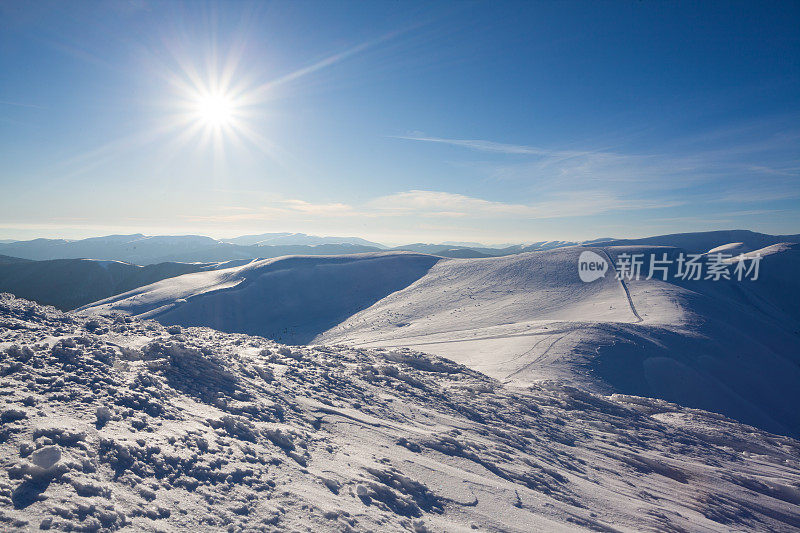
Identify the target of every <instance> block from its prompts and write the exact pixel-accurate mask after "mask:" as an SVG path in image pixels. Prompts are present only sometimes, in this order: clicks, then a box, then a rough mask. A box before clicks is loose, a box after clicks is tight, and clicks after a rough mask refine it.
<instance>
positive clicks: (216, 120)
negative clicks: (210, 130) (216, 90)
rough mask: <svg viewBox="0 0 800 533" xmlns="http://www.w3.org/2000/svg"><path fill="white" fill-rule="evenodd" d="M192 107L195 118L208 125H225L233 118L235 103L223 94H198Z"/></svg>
mask: <svg viewBox="0 0 800 533" xmlns="http://www.w3.org/2000/svg"><path fill="white" fill-rule="evenodd" d="M194 107H195V109H194V111H195V114H196V116H197V119H198V120H200V121H201V122H203V123H205V124H206V125H209V126H227V125H230V124H231V122H233V120H234V118H235V112H236V104H235V102H234V100H233V98H231V97H230V96H228V95H225V94H208V95H201V96H198V97H197V99H196V102H195V106H194Z"/></svg>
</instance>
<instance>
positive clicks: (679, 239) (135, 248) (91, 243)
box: [0, 230, 799, 265]
mask: <svg viewBox="0 0 800 533" xmlns="http://www.w3.org/2000/svg"><path fill="white" fill-rule="evenodd" d="M798 238H799V237H798V235H766V234H763V233H756V232H752V231H747V230H726V231H709V232H700V233H685V234H673V235H663V236H659V237H647V238H643V239H612V238H601V239H593V240H589V241H539V242H534V243H530V244H515V245H510V246H505V247H502V248H495V247H490V246H483V245H480V244H479V243H464V242H462V243H455V242H446V243H441V244H429V243H412V244H406V245H403V246H396V247H393V248H389V247H386V246H384V245H382V244H380V243H376V242H371V241H367V240H364V239H361V238H358V237H319V236H315V235H306V234H304V233H263V234H259V235H243V236H241V237H235V238H232V239H222V240H219V239H213V238H211V237H206V236H202V235H177V236H163V235H162V236H146V235H142V234H139V233H137V234H133V235H107V236H105V237H92V238H89V239H81V240H65V239H33V240H29V241H14V242H5V243H4V242H0V254H1V255H5V256H11V257H17V258H21V259H30V260H36V261H43V260H52V259H96V260H100V261H124V262H126V263H132V264H135V265H153V264H158V263H165V262H180V263H195V262H198V263H214V262H221V261H244V260H251V259H269V258H273V257H282V256H285V255H342V254H357V253H366V252H379V251H408V252H416V253H423V254H431V255H437V256H441V257H452V258H464V259H466V258H473V259H477V258H484V257H501V256H506V255H513V254H519V253H524V252H538V251H546V250H555V249H558V248H565V247H569V246H578V245H580V246H593V245H599V244H603V245H604V246H632V245H643V246H645V245H652V244H656V243H657V244H660V245H666V246H674V247H676V248H681V249H685V250H687V251H695V250H699V251H700V252H706V251H708V250H709V249H710V248H711V246H712V245H713V244H714V243H719V242H725V243H741V244H742V246H743V248H742V249H741V250H740V253H741V252H742V251H749V250H756V249H759V248H763V247H764V246H769V245H771V244H775V243H778V242H796V241H797V240H798ZM466 244H470V245H474V246H465V245H466Z"/></svg>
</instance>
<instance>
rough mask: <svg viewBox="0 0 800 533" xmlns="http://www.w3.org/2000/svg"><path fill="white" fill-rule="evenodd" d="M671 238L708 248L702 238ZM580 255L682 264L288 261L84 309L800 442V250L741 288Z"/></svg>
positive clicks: (380, 257)
mask: <svg viewBox="0 0 800 533" xmlns="http://www.w3.org/2000/svg"><path fill="white" fill-rule="evenodd" d="M737 235H738V234H737ZM724 236H725V237H729V236H730V235H728V234H725V235H724ZM738 236H741V235H738ZM679 240H681V242H683V243H684V244H685V243H687V242H693V243H699V245H702V246H703V250H704V251H705V250H709V249H713V248H714V247H713V246H708V247H707V244H708V243H707V235H705V234H701V235H700V236H699V237H697V236H695V237H692V238H690V237H689V236H686V235H682V236H680V239H679ZM757 240H759V241H761V240H763V239H761V238H760V237H759V239H757ZM773 240H774V239H773ZM719 246H722V245H719ZM586 250H593V251H594V252H595V253H599V254H602V255H603V256H604V257H607V258H608V261H609V263H610V264H612V265H613V264H614V263H615V262H616V258H617V257H618V256H619V254H623V253H641V254H644V255H646V256H649V255H650V254H651V253H653V254H656V255H657V256H659V257H660V256H661V254H667V255H668V256H671V257H673V258H674V257H676V256H677V254H678V253H679V252H681V250H679V249H676V248H674V247H670V246H655V247H654V246H652V245H625V246H606V245H605V244H603V245H598V246H593V247H590V248H587V247H565V248H556V249H553V250H548V251H543V252H531V253H522V254H518V255H513V256H504V257H495V258H485V259H451V258H441V257H434V256H430V255H424V254H413V253H399V252H383V253H375V254H358V255H351V256H331V257H312V256H308V257H286V258H280V259H274V260H264V261H257V262H253V263H251V264H249V265H246V266H243V267H237V268H230V269H224V270H219V271H214V272H203V273H197V274H189V275H185V276H180V277H176V278H172V279H168V280H164V281H162V282H159V283H156V284H153V285H150V286H147V287H142V288H140V289H136V290H134V291H131V292H128V293H125V294H122V295H118V296H116V297H113V298H110V299H108V300H104V301H101V302H98V303H96V304H93V305H92V306H87V307H86V308H84V309H83V310H82V311H81V312H83V313H87V314H103V313H109V312H124V313H126V314H128V315H132V316H139V317H143V318H155V319H157V320H159V321H160V322H161V323H163V324H178V325H182V326H209V327H214V328H216V329H220V330H223V331H228V332H240V333H248V334H257V335H262V336H265V337H268V338H271V339H273V340H278V341H281V342H289V343H292V344H344V345H349V346H356V347H370V348H403V347H404V348H411V349H414V350H418V351H423V352H426V353H430V354H435V355H438V356H441V357H446V358H448V359H451V360H453V361H456V362H458V363H460V364H464V365H466V366H468V367H470V368H472V369H474V370H477V371H479V372H482V373H484V374H486V375H488V376H490V377H493V378H495V379H498V380H500V381H502V382H504V383H506V384H508V385H510V386H520V387H525V386H528V385H530V384H533V383H540V382H543V381H557V382H560V383H564V384H567V385H570V386H575V387H579V388H581V389H584V390H589V391H592V392H595V393H603V394H610V393H620V394H630V395H637V396H646V397H654V398H662V399H665V400H668V401H672V402H675V403H679V404H681V405H685V406H688V407H697V408H702V409H706V410H709V411H713V412H718V413H722V414H725V415H727V416H730V417H731V418H735V419H737V420H740V421H743V422H745V423H748V424H752V425H755V426H758V427H760V428H762V429H765V430H767V431H771V432H775V433H780V434H783V435H791V436H795V437H796V436H800V411H798V410H797V409H796V408H795V407H794V406H795V405H798V404H800V389H799V388H798V387H797V386H796V384H797V383H798V382H800V337H798V335H797V331H798V327H799V326H798V325H799V324H800V310H798V308H797V305H796V301H797V299H798V298H800V283H799V282H798V280H797V279H795V272H796V271H797V266H798V265H800V255H798V254H800V250H798V248H797V246H796V245H792V244H772V245H769V246H768V247H767V248H762V249H757V248H756V249H754V251H753V252H752V253H751V255H749V256H747V257H753V256H754V255H753V254H754V253H757V252H760V253H761V255H762V265H761V277H760V279H759V280H757V281H742V282H737V281H736V280H730V281H726V280H721V281H719V282H715V281H705V280H701V281H686V282H681V281H674V280H673V279H670V280H669V281H667V282H665V281H660V280H658V279H652V280H645V279H639V280H630V281H619V280H617V279H615V276H614V275H613V274H614V270H613V268H612V270H611V271H610V272H609V273H607V275H606V276H605V277H604V278H601V279H598V280H596V281H593V282H591V283H584V282H582V281H581V280H580V278H579V276H578V271H577V261H578V257H579V255H580V254H581V253H582V252H584V251H586ZM644 271H645V272H646V269H645V270H644Z"/></svg>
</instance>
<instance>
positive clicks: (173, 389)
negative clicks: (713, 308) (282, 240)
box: [0, 258, 800, 532]
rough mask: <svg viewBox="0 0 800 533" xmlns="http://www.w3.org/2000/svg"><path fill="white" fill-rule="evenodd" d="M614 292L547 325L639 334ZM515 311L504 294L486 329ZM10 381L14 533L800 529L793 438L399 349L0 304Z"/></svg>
mask: <svg viewBox="0 0 800 533" xmlns="http://www.w3.org/2000/svg"><path fill="white" fill-rule="evenodd" d="M523 259H524V258H523ZM455 265H456V263H450V262H447V263H443V264H442V266H443V267H446V268H444V270H442V271H440V272H438V273H435V272H433V273H432V274H433V275H437V276H445V277H446V276H452V275H454V274H455V273H456V271H455V270H454V269H455V268H456V266H455ZM438 267H439V264H438V263H437V265H436V266H434V268H438ZM515 269H522V270H524V271H527V267H526V266H525V265H524V264H515V263H513V262H511V263H508V264H506V265H505V270H503V269H500V270H498V271H496V272H495V273H493V274H491V276H489V277H483V278H482V277H480V276H478V273H477V272H474V273H473V274H474V275H475V276H476V277H475V279H474V283H473V282H470V283H473V284H471V285H468V286H469V287H471V288H472V289H471V290H486V291H492V290H498V289H495V288H492V287H493V285H492V284H491V283H489V282H490V281H491V278H492V277H493V276H496V275H501V274H502V273H503V272H507V273H509V274H510V273H511V272H512V271H514V270H515ZM215 275H218V273H205V274H191V275H190V276H215ZM184 277H185V276H184ZM422 279H423V280H424V279H425V278H422ZM218 281H219V283H222V284H224V283H225V280H224V279H218ZM229 281H231V280H229ZM478 282H481V284H480V285H479V284H478ZM528 283H530V284H534V285H536V286H538V287H539V290H540V291H541V294H543V295H544V294H548V293H547V292H546V291H549V290H553V289H554V288H555V287H556V286H555V285H553V283H555V282H554V281H552V280H550V281H548V280H541V279H539V280H537V279H536V278H535V276H531V277H530V278H529V279H528ZM214 286H215V287H217V286H218V285H214ZM164 290H166V289H164ZM459 290H464V289H463V288H462V289H459ZM576 291H577V288H576ZM620 291H621V289H620V288H619V287H615V286H614V284H613V283H610V282H609V283H608V284H605V285H602V284H601V285H597V286H595V287H593V288H590V287H586V288H584V289H583V290H582V292H583V294H579V293H577V292H576V293H575V294H566V295H563V296H562V297H561V300H560V305H555V304H554V305H551V306H549V307H545V308H544V310H543V311H542V313H544V314H546V315H547V317H548V319H549V320H552V321H562V320H565V319H566V318H567V316H568V315H565V314H563V313H566V312H567V311H565V310H564V309H565V308H567V307H568V308H569V312H570V313H582V312H585V313H588V312H589V310H591V309H592V307H593V305H594V304H597V305H599V303H600V302H603V305H604V308H603V309H602V316H603V317H604V318H605V319H607V320H609V321H610V320H616V321H628V322H629V323H634V319H632V318H631V316H632V313H631V310H630V309H629V308H628V307H626V306H627V303H628V302H627V299H626V297H625V294H624V291H623V292H620ZM637 294H638V293H637V290H631V297H632V298H633V299H634V300H635V299H636V298H637ZM373 296H374V295H373ZM434 296H437V297H438V298H441V299H444V301H445V302H447V301H448V300H447V298H448V297H449V295H447V294H445V293H444V292H441V293H438V294H435V295H434ZM541 298H542V299H541V302H542V303H545V302H546V299H545V297H544V296H542V297H541ZM639 298H640V300H639V301H643V305H642V308H641V309H640V311H639V312H640V313H646V311H648V310H650V309H652V305H644V304H646V303H647V302H648V301H649V300H648V299H647V298H643V297H639ZM608 303H610V304H613V306H614V307H613V308H610V307H609V306H608V305H606V304H608ZM492 305H494V304H492ZM526 305H529V304H526V302H525V301H524V299H522V298H521V297H520V296H519V295H517V294H515V293H513V292H512V293H509V294H505V295H504V296H503V302H502V304H501V303H498V304H496V305H494V307H493V308H492V309H490V311H491V313H488V312H487V315H486V316H487V318H488V317H489V316H494V314H495V313H496V312H499V311H501V310H502V309H503V308H504V307H505V306H511V307H512V308H513V310H525V309H526ZM595 307H596V305H595ZM434 311H436V308H432V309H431V313H432V314H434ZM484 311H486V310H484ZM510 312H511V311H509V313H510ZM600 312H601V311H600V310H599V309H598V313H600ZM643 316H644V314H643ZM531 317H533V315H531ZM399 318H401V317H398V319H399ZM450 319H451V320H452V322H453V326H454V328H453V329H457V328H456V327H457V326H459V325H460V323H459V321H460V320H463V318H462V317H459V316H458V315H457V314H456V315H453V314H451V318H450ZM503 320H504V318H503V316H499V317H497V318H496V319H495V321H496V324H488V325H487V327H488V328H491V327H499V328H501V330H502V327H503V324H502V321H503ZM398 327H401V326H398ZM559 327H561V326H559ZM0 375H2V381H0V529H4V530H22V531H24V530H31V531H33V530H40V529H45V530H48V529H49V530H56V531H115V530H122V531H177V530H183V531H185V530H192V531H220V530H221V531H415V532H423V531H469V530H479V531H520V532H523V531H524V532H529V531H581V530H586V531H644V530H656V531H741V530H752V531H789V530H795V529H798V528H800V442H798V441H796V440H794V439H792V438H789V437H782V436H777V435H773V434H769V433H767V432H765V431H762V430H759V429H756V428H754V427H750V426H746V425H743V424H741V423H739V422H735V421H733V420H730V419H727V418H725V417H724V416H722V415H718V414H713V413H709V412H704V411H700V410H697V409H691V408H686V407H681V406H679V405H676V404H673V403H668V402H666V401H664V400H657V399H647V398H643V397H636V396H629V395H601V394H597V393H593V392H587V391H584V390H580V389H578V388H575V387H572V386H567V385H563V384H559V383H555V382H548V381H537V382H535V383H530V384H528V385H527V386H521V387H516V388H511V387H507V386H503V385H502V384H501V383H500V382H499V381H496V380H495V379H492V378H490V377H487V376H485V375H483V374H480V373H478V372H476V371H474V370H470V369H468V368H466V367H464V366H461V365H460V364H457V363H455V362H452V361H450V360H447V359H443V358H440V357H437V356H434V355H426V354H422V353H418V352H416V351H413V350H410V349H407V348H391V349H390V348H359V347H347V346H285V345H280V344H277V343H276V342H274V341H272V340H269V339H266V338H263V337H257V336H248V335H244V334H237V333H222V332H219V331H215V330H212V329H208V328H196V327H190V328H186V327H182V326H179V325H172V326H169V327H164V326H162V325H161V324H159V323H157V322H154V321H150V320H140V319H137V318H132V317H130V316H127V315H125V314H122V313H117V312H111V313H108V314H107V315H105V316H101V315H96V316H91V315H90V316H81V315H76V314H64V313H62V312H60V311H57V310H55V309H54V308H52V307H42V306H39V305H37V304H34V303H31V302H28V301H25V300H21V299H17V298H14V297H12V296H11V295H1V296H0Z"/></svg>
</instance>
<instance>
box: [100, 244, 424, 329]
mask: <svg viewBox="0 0 800 533" xmlns="http://www.w3.org/2000/svg"><path fill="white" fill-rule="evenodd" d="M437 261H438V258H436V257H433V256H429V255H421V254H414V253H403V252H394V253H373V254H360V255H351V256H322V257H320V256H307V257H299V256H295V257H285V258H279V259H265V260H262V261H254V262H252V263H249V264H247V265H245V266H241V267H236V268H229V269H222V270H217V271H213V272H202V273H197V274H189V275H186V276H180V277H176V278H172V279H168V280H164V281H161V282H159V283H155V284H152V285H148V286H146V287H140V288H138V289H135V290H133V291H129V292H126V293H123V294H119V295H117V296H114V297H111V298H108V299H106V300H102V301H100V302H97V303H95V304H93V305H92V306H90V307H89V308H88V309H85V310H84V311H85V312H89V313H103V312H109V311H121V312H125V313H127V314H131V315H137V316H143V317H148V318H157V319H158V320H159V321H161V322H162V323H164V324H180V325H184V326H209V327H215V328H217V329H221V330H223V331H233V332H242V333H250V334H258V335H263V336H266V337H269V338H272V339H277V340H282V341H284V342H291V343H294V344H301V343H306V342H308V341H310V340H311V339H313V338H314V337H315V336H316V335H318V334H319V333H322V332H323V331H325V330H327V329H330V328H332V327H334V326H335V325H336V324H338V323H340V322H341V321H343V320H345V319H346V318H347V317H349V316H352V315H353V314H355V313H357V312H358V311H361V310H362V309H365V308H367V307H369V306H370V305H372V304H373V303H375V302H377V301H379V300H381V299H382V298H384V297H385V296H387V295H388V294H391V293H392V292H395V291H398V290H400V289H402V288H403V287H406V286H408V285H409V284H410V283H412V282H414V281H416V280H417V279H419V278H420V277H422V276H423V275H424V274H425V273H426V272H427V271H428V270H429V269H430V267H431V266H432V265H434V264H435V263H436V262H437Z"/></svg>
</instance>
